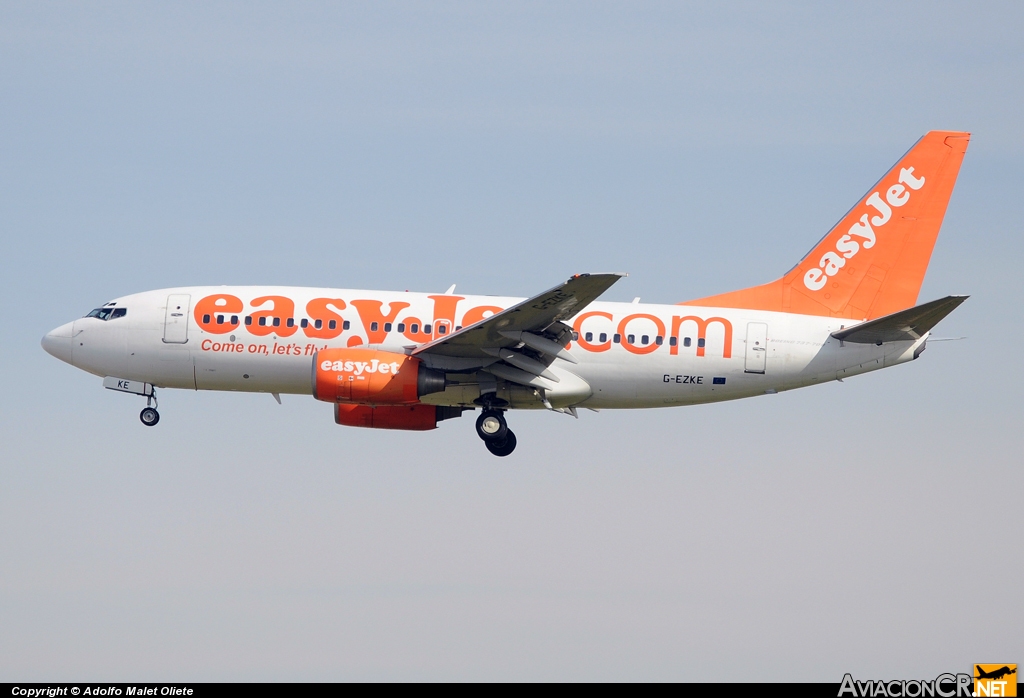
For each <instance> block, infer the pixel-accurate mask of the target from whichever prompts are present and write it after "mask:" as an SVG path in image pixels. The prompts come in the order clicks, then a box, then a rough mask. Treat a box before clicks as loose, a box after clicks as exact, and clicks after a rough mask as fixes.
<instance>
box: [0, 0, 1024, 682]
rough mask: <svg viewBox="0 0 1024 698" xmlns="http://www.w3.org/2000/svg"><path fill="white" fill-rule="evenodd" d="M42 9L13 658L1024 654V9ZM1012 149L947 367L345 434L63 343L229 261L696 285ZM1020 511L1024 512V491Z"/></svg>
mask: <svg viewBox="0 0 1024 698" xmlns="http://www.w3.org/2000/svg"><path fill="white" fill-rule="evenodd" d="M707 5H708V4H707V3H701V4H692V5H688V4H682V3H643V4H641V3H623V4H610V3H597V2H585V3H559V4H549V3H525V2H516V3H509V4H505V5H499V4H488V3H480V2H470V3H429V4H401V3H400V4H392V3H380V2H377V3H372V4H365V5H352V4H338V3H325V4H308V3H307V4H300V3H295V2H289V3H280V4H265V3H253V2H249V3H237V4H224V3H195V4H189V3H124V4H94V3H84V2H83V3H67V4H53V3H43V2H31V3H20V2H19V3H14V2H10V1H8V0H2V1H0V242H2V248H0V250H2V255H0V290H2V292H3V297H4V299H5V311H4V316H5V322H4V325H3V329H2V330H0V332H2V335H0V337H2V341H0V371H2V377H3V388H4V389H3V392H2V393H0V680H19V681H27V680H61V679H64V680H70V679H74V680H101V679H102V680H108V679H109V680H113V679H122V680H142V679H147V680H179V681H180V680H217V679H263V680H273V679H309V680H333V679H684V680H701V681H715V680H720V679H726V678H738V679H744V680H757V679H775V680H794V679H796V680H819V681H833V682H838V681H839V680H840V678H841V677H842V674H843V673H844V672H847V671H850V672H853V673H854V675H855V676H856V677H857V678H933V677H934V676H935V675H936V674H938V673H939V672H942V671H968V670H969V669H970V665H971V663H973V662H1024V640H1022V639H1021V637H1022V636H1021V634H1020V628H1021V626H1022V625H1024V599H1022V595H1021V587H1020V580H1021V579H1022V578H1024V563H1022V555H1021V539H1022V536H1021V534H1022V529H1024V525H1022V523H1021V522H1022V519H1021V516H1020V504H1019V502H1020V500H1021V493H1022V491H1024V476H1022V461H1024V458H1022V456H1021V452H1022V446H1024V427H1022V418H1024V408H1022V406H1021V400H1022V398H1021V388H1022V383H1024V380H1022V379H1024V359H1022V356H1024V355H1022V351H1021V346H1022V344H1024V332H1022V328H1021V325H1022V322H1024V317H1022V312H1021V308H1022V307H1024V283H1022V281H1021V279H1022V272H1021V265H1022V263H1024V262H1022V260H1024V241H1022V230H1021V227H1022V219H1024V196H1022V191H1024V166H1022V164H1024V159H1022V157H1024V118H1022V115H1024V99H1022V92H1024V90H1022V87H1024V5H1022V4H1020V3H1013V2H1006V3H971V4H963V3H932V2H929V3H909V2H908V3H891V2H881V3H848V4H845V5H841V6H840V5H838V4H836V3H828V4H822V3H779V4H773V5H771V6H766V5H765V4H761V3H750V4H743V3H733V4H728V5H725V4H722V3H716V4H714V8H713V9H708V7H707ZM931 129H963V130H969V131H971V132H972V133H973V134H974V135H973V138H972V142H971V146H970V148H969V150H968V152H967V156H966V159H965V160H964V164H963V168H962V170H961V173H960V179H959V182H958V184H957V187H956V189H955V191H954V193H953V198H952V201H951V204H950V206H949V211H948V215H947V216H946V221H945V225H944V227H943V231H942V234H941V236H940V237H939V241H938V244H937V246H936V249H935V254H934V256H933V258H932V264H931V267H930V269H929V272H928V277H927V279H926V281H925V284H924V288H923V289H922V293H921V301H922V302H923V301H925V300H931V299H934V298H938V297H940V296H943V295H946V294H948V293H969V294H972V297H971V299H970V300H969V301H968V302H967V303H965V304H964V305H963V306H961V307H960V309H958V310H957V311H956V312H955V313H954V314H953V315H952V316H951V317H949V318H948V319H947V320H946V321H944V322H943V323H942V324H941V325H940V326H939V328H938V330H937V331H936V334H937V335H940V336H945V337H958V336H962V335H966V336H968V337H969V339H967V340H965V341H960V342H947V343H932V344H929V346H928V350H927V351H926V352H925V353H924V355H923V356H922V358H921V360H919V361H916V362H913V363H912V364H909V365H905V366H900V367H896V368H893V369H889V370H885V371H880V372H877V373H873V374H869V375H865V376H861V377H858V378H854V379H850V380H847V381H846V382H845V383H842V384H839V383H833V384H829V385H826V386H820V387H815V388H809V389H804V390H800V391H796V392H792V393H786V394H781V395H775V396H765V397H762V398H756V399H751V400H746V401H739V402H734V403H728V404H719V405H709V406H698V407H689V408H674V409H666V410H660V411H636V412H614V411H605V412H602V413H601V414H594V413H591V412H585V413H583V414H581V415H580V419H579V420H578V421H577V420H573V419H572V418H571V417H567V416H564V415H559V414H552V413H513V414H512V417H511V423H512V425H513V427H514V429H515V430H516V434H517V435H518V437H519V448H518V450H517V451H516V452H515V454H513V455H512V456H511V457H509V458H506V459H501V460H499V459H496V458H494V457H492V456H491V455H490V454H489V453H487V451H486V450H485V449H484V448H483V446H482V444H481V443H480V442H479V439H478V438H477V437H476V435H475V434H474V432H473V420H472V418H469V417H468V416H467V417H464V418H463V419H461V420H454V421H450V422H445V423H443V424H442V425H441V427H440V428H439V429H437V430H436V431H433V432H429V433H425V434H416V433H394V432H386V431H372V430H357V429H351V428H343V427H338V426H336V425H335V424H334V423H333V419H332V414H331V408H330V406H329V405H325V404H322V403H317V402H316V401H314V400H313V399H312V398H308V397H307V398H300V397H292V396H285V397H284V398H283V399H284V404H283V406H279V405H277V403H276V402H274V400H273V398H271V397H270V396H269V395H238V394H217V393H190V392H184V391H164V392H163V393H162V395H161V401H160V407H161V414H162V417H163V419H162V421H161V423H160V425H159V426H158V427H157V428H155V429H147V428H145V427H143V426H142V425H141V424H140V422H139V420H138V412H139V410H140V409H141V408H142V406H143V402H144V401H143V400H142V399H141V398H135V397H131V396H127V395H123V394H116V393H113V392H111V391H105V390H103V389H102V388H101V386H100V379H99V378H96V377H94V376H90V375H88V374H86V373H84V372H82V371H79V370H77V369H74V368H72V367H70V366H67V365H65V364H62V363H60V362H59V361H57V360H56V359H53V358H52V357H50V356H48V355H47V354H45V353H44V352H43V351H42V349H41V348H40V346H39V340H40V338H41V337H42V336H43V334H44V333H45V332H46V331H48V330H50V329H51V328H53V327H56V326H57V325H60V324H63V323H64V322H67V321H69V320H72V319H74V318H76V317H79V316H81V315H83V314H85V313H86V312H88V311H89V310H90V309H91V308H93V307H96V306H98V305H100V304H102V303H103V302H105V301H107V300H109V299H111V298H113V297H116V296H119V295H124V294H128V293H132V292H136V291H142V290H148V289H154V288H161V287H166V286H178V285H189V284H206V283H212V284H221V283H223V284H259V283H266V284H295V285H315V286H338V287H348V288H378V289H396V290H402V289H411V290H419V291H434V292H438V291H443V290H444V289H445V288H447V287H448V286H449V285H450V284H452V283H457V284H458V290H459V292H461V293H494V294H507V295H524V296H525V295H530V294H533V293H535V292H538V291H540V290H543V289H545V288H547V287H549V286H551V285H553V284H555V283H558V282H560V281H562V280H564V279H565V278H567V277H568V276H569V275H571V274H573V273H577V272H587V271H626V272H629V273H630V276H629V278H627V279H625V280H623V281H622V282H620V283H619V284H617V285H616V286H615V287H614V288H613V289H612V290H611V291H610V292H609V294H608V295H607V297H608V298H609V299H612V300H629V299H631V298H633V297H634V296H641V297H642V298H643V300H645V301H651V302H677V301H681V300H686V299H689V298H695V297H700V296H704V295H708V294H711V293H716V292H722V291H727V290H732V289H735V288H741V287H745V286H749V285H753V284H755V283H761V282H765V281H769V280H771V279H773V278H776V277H777V276H779V275H780V274H781V273H783V272H784V271H786V270H787V269H789V268H790V267H791V266H792V265H793V264H794V263H795V262H796V261H797V260H798V259H799V258H800V257H801V256H802V255H803V254H804V253H805V252H806V251H807V250H808V249H809V248H810V247H811V246H812V244H813V243H814V242H815V241H817V240H818V238H819V237H820V236H821V235H822V234H823V233H824V232H825V231H826V230H827V229H828V228H829V227H830V226H831V225H832V224H833V223H835V221H836V220H838V219H839V217H840V216H841V215H842V214H843V213H844V212H845V211H846V210H847V209H848V208H849V207H850V206H851V205H852V204H853V203H854V202H855V201H856V200H857V199H858V198H859V197H860V196H861V195H862V194H863V193H864V192H865V191H866V190H867V188H868V187H869V186H870V185H871V184H872V183H873V182H875V181H876V180H877V179H878V177H880V176H881V175H882V174H883V173H884V172H885V171H886V169H887V168H888V167H889V166H890V165H891V164H892V163H894V162H895V161H896V160H897V159H898V158H899V156H900V155H902V154H903V153H904V152H905V151H906V150H907V149H908V148H909V147H910V146H911V145H912V144H913V143H914V141H915V140H916V139H917V138H918V137H920V136H921V135H922V134H923V133H925V132H926V131H928V130H931ZM1014 502H1017V504H1014Z"/></svg>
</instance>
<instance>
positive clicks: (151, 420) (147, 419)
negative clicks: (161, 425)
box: [139, 390, 160, 427]
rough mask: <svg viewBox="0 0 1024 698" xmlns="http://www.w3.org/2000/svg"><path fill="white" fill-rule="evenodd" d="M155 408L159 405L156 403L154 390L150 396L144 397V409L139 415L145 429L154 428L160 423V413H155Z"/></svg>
mask: <svg viewBox="0 0 1024 698" xmlns="http://www.w3.org/2000/svg"><path fill="white" fill-rule="evenodd" d="M150 405H152V407H150ZM157 407H159V404H158V403H157V401H156V391H155V390H154V391H153V394H152V395H147V396H146V407H145V409H143V410H142V412H140V413H139V419H140V420H141V421H142V423H143V424H145V425H146V426H147V427H155V426H156V424H157V422H159V421H160V413H159V412H157V411H156V408H157Z"/></svg>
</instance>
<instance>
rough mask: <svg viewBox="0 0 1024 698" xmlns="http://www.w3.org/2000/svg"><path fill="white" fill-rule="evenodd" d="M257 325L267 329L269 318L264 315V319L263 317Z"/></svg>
mask: <svg viewBox="0 0 1024 698" xmlns="http://www.w3.org/2000/svg"><path fill="white" fill-rule="evenodd" d="M257 324H258V325H259V326H260V327H266V326H267V316H266V315H264V316H263V317H261V318H260V320H259V322H258V323H257Z"/></svg>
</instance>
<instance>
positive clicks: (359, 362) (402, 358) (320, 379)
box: [313, 348, 445, 429]
mask: <svg viewBox="0 0 1024 698" xmlns="http://www.w3.org/2000/svg"><path fill="white" fill-rule="evenodd" d="M444 387H445V380H444V374H443V373H441V372H440V371H433V370H431V369H429V368H427V367H426V366H424V365H423V362H422V361H420V360H419V359H417V358H415V357H413V356H406V355H405V354H399V353H396V352H393V351H381V350H379V349H358V348H352V349H324V350H322V351H318V352H317V353H316V354H314V355H313V397H315V398H316V399H317V400H323V401H324V402H335V403H338V402H347V403H359V404H362V405H415V404H416V403H418V402H419V399H420V397H422V396H423V395H429V394H430V393H437V392H441V391H442V390H444ZM424 407H425V406H424ZM431 409H433V408H431ZM341 423H342V422H339V424H341ZM385 428H388V427H385ZM397 428H404V427H397ZM426 428H429V429H432V428H433V426H430V427H426Z"/></svg>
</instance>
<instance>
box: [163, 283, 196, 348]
mask: <svg viewBox="0 0 1024 698" xmlns="http://www.w3.org/2000/svg"><path fill="white" fill-rule="evenodd" d="M191 298H192V297H191V296H190V295H188V294H187V293H172V294H171V295H169V296H167V312H166V314H165V315H164V344H184V343H185V342H187V341H188V307H189V302H190V300H191Z"/></svg>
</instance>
